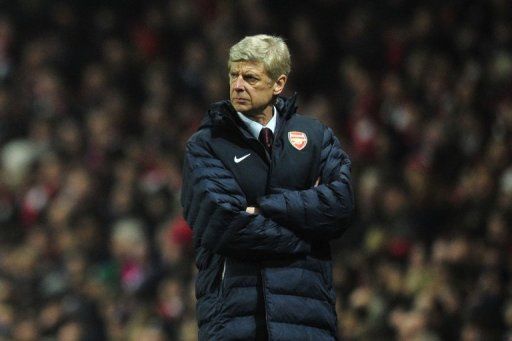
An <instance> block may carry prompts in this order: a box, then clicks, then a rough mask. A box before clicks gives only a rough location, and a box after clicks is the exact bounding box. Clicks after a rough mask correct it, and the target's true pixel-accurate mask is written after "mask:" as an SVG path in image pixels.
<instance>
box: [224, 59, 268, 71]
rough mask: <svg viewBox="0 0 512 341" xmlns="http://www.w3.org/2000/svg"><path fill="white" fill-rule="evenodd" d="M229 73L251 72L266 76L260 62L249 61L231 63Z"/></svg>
mask: <svg viewBox="0 0 512 341" xmlns="http://www.w3.org/2000/svg"><path fill="white" fill-rule="evenodd" d="M229 71H230V72H238V73H247V72H253V73H257V74H267V72H266V71H265V66H264V65H263V63H262V62H251V61H240V62H232V63H231V67H230V69H229Z"/></svg>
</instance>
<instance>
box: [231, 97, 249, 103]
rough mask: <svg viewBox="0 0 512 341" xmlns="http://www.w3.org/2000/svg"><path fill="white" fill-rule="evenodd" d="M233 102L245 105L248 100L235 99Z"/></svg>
mask: <svg viewBox="0 0 512 341" xmlns="http://www.w3.org/2000/svg"><path fill="white" fill-rule="evenodd" d="M234 101H235V102H237V103H247V102H249V100H248V99H246V98H235V99H234Z"/></svg>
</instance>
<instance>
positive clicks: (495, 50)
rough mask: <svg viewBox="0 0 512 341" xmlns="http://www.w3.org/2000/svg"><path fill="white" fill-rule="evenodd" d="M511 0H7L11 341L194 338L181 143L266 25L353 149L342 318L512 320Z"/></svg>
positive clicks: (386, 326)
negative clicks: (231, 61)
mask: <svg viewBox="0 0 512 341" xmlns="http://www.w3.org/2000/svg"><path fill="white" fill-rule="evenodd" d="M511 7H512V3H511V2H510V1H508V0H489V1H483V0H482V1H455V0H452V1H450V0H448V1H401V0H385V1H384V0H382V1H348V0H347V1H333V0H316V1H236V2H235V1H213V0H196V1H120V0H118V1H108V2H106V1H60V2H59V1H37V0H22V1H0V165H1V167H0V339H1V340H3V339H6V340H7V339H17V340H38V339H43V338H44V337H47V338H50V339H52V338H55V337H56V338H57V339H58V340H101V339H109V340H165V339H171V340H194V339H196V329H195V328H196V326H195V317H194V316H195V315H194V303H195V301H194V296H193V295H194V293H193V291H194V285H193V278H194V271H195V270H194V265H193V252H192V250H191V232H190V230H189V229H188V227H187V226H186V224H185V223H184V222H183V220H182V219H181V211H180V206H179V193H180V187H181V162H182V156H183V147H184V143H185V141H186V140H187V138H188V137H189V136H190V135H191V134H192V133H193V132H194V131H195V129H196V128H197V126H198V124H199V122H200V120H201V118H202V116H203V114H204V112H205V111H206V110H207V108H208V106H209V104H210V103H212V102H214V101H217V100H220V99H225V98H226V97H227V89H228V82H227V70H226V60H227V53H228V49H229V47H230V46H231V45H232V44H234V43H235V42H237V41H238V40H240V39H241V38H243V37H244V36H246V35H252V34H258V33H267V34H275V35H281V36H283V37H284V38H285V39H286V41H287V42H288V44H289V46H290V49H291V53H292V73H291V75H290V80H289V83H288V85H287V94H288V95H289V94H292V93H293V92H295V91H297V92H298V93H299V111H300V112H301V113H304V114H306V115H313V116H316V117H318V118H319V119H321V120H322V121H323V122H324V123H326V124H328V125H330V126H332V127H333V128H334V130H335V131H336V133H337V135H338V137H339V138H340V140H341V142H342V145H343V148H344V149H345V150H346V151H347V152H348V153H349V155H350V156H351V159H352V161H353V182H354V188H355V190H356V199H357V215H356V219H355V223H354V225H353V227H352V228H351V229H350V230H349V231H348V232H347V233H346V235H345V236H344V237H343V238H341V239H340V240H339V241H336V242H334V243H333V253H334V257H335V259H336V261H335V268H334V276H335V277H334V278H335V284H336V288H337V292H338V306H337V308H338V319H339V327H340V336H342V337H344V338H345V339H347V340H376V339H381V340H383V339H402V340H420V339H421V340H455V339H461V340H501V339H505V338H506V337H507V336H508V337H512V297H511V292H512V280H511V277H510V270H511V266H512V262H511V259H512V257H511V252H512V243H511V241H512V240H511V232H510V226H511V220H512V219H511V217H512V215H511V208H512V156H511V155H512V150H511V146H512V96H511V95H512V53H511V51H512V48H511V47H512V46H511V45H512V8H511Z"/></svg>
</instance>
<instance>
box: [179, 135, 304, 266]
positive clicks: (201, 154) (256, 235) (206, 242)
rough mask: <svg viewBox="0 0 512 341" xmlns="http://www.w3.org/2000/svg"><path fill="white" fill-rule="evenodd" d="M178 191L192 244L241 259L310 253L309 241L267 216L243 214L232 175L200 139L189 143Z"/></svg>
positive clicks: (242, 199)
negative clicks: (190, 232) (179, 191)
mask: <svg viewBox="0 0 512 341" xmlns="http://www.w3.org/2000/svg"><path fill="white" fill-rule="evenodd" d="M183 174H184V175H183V177H184V182H183V188H182V194H181V200H182V205H183V208H184V217H185V219H186V220H187V222H188V223H189V225H190V226H191V227H192V229H193V230H194V243H195V246H196V247H198V246H204V247H206V248H207V249H209V250H211V251H212V252H214V253H218V254H221V255H224V256H229V257H234V258H243V259H247V258H249V259H255V260H263V259H275V258H282V257H283V256H292V255H301V254H307V253H309V252H310V250H311V247H310V244H309V242H307V241H305V240H303V239H301V238H299V237H298V236H297V235H296V234H295V233H294V232H293V231H291V230H289V229H286V228H284V227H282V226H280V225H279V224H278V223H276V222H275V221H273V220H272V219H270V218H265V217H263V216H262V215H251V214H248V213H247V212H245V209H246V207H247V202H246V199H245V195H244V194H243V191H242V190H241V188H240V186H239V185H238V183H237V182H236V180H235V178H234V176H233V175H232V173H231V172H230V171H229V170H228V169H226V168H225V167H224V165H223V163H222V162H221V161H220V160H219V159H218V158H216V157H215V156H214V155H213V152H212V151H211V150H210V149H209V148H208V146H204V145H203V143H201V142H197V141H196V142H189V143H188V144H187V150H186V155H185V162H184V170H183Z"/></svg>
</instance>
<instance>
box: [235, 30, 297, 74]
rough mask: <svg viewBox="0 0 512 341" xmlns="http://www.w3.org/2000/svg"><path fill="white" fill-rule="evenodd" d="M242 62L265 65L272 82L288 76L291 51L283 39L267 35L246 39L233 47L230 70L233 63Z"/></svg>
mask: <svg viewBox="0 0 512 341" xmlns="http://www.w3.org/2000/svg"><path fill="white" fill-rule="evenodd" d="M241 61H251V62H261V63H263V66H264V67H265V70H266V71H267V73H268V75H269V77H270V78H271V79H272V80H277V78H279V76H281V75H286V76H288V74H289V73H290V70H291V58H290V51H289V50H288V46H287V45H286V43H285V42H284V40H283V38H281V37H276V36H269V35H266V34H258V35H255V36H248V37H245V38H244V39H242V40H240V41H239V42H238V43H236V44H235V45H233V46H231V49H230V50H229V60H228V69H229V70H230V69H231V65H232V63H234V62H241Z"/></svg>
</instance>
